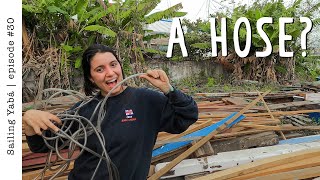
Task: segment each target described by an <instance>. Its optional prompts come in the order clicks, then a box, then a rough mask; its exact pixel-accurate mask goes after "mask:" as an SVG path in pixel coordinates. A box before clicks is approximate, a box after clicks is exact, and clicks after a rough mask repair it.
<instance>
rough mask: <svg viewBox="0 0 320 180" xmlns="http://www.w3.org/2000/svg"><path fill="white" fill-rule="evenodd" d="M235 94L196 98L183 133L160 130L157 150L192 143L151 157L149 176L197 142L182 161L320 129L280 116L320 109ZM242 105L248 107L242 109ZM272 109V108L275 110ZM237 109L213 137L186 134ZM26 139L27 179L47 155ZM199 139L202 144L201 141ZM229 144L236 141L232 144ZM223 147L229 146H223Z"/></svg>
mask: <svg viewBox="0 0 320 180" xmlns="http://www.w3.org/2000/svg"><path fill="white" fill-rule="evenodd" d="M234 94H236V93H233V94H232V95H231V96H230V95H229V96H225V97H223V98H220V99H219V100H216V101H208V100H199V101H198V102H197V104H198V108H199V119H198V121H197V122H196V123H195V124H193V125H192V126H190V127H189V129H188V130H187V131H185V132H184V133H181V134H178V135H173V134H169V133H165V132H160V133H159V134H158V138H157V141H156V145H155V147H154V150H156V149H157V148H161V147H162V146H163V145H166V144H170V143H174V142H185V141H191V143H188V144H186V145H184V146H181V147H179V148H177V149H174V150H172V151H168V152H165V153H162V154H159V155H157V156H154V157H153V158H152V162H151V169H150V173H149V176H150V177H151V176H152V175H153V174H154V173H155V172H154V171H153V168H154V166H155V165H157V164H158V163H161V162H166V161H167V162H168V161H169V162H170V161H174V160H175V159H176V158H177V157H179V156H180V155H182V154H183V153H184V152H185V151H189V150H190V149H191V148H192V147H194V146H198V147H197V148H195V149H192V152H191V153H189V155H187V156H185V157H184V158H182V159H180V161H181V160H183V159H188V158H195V157H206V156H210V155H213V154H217V153H219V152H225V151H231V150H240V149H247V148H253V147H262V146H272V145H275V144H277V143H278V142H279V139H286V138H289V137H293V136H290V133H291V132H295V131H296V130H305V129H307V130H314V131H320V127H319V126H314V125H311V124H308V123H306V124H305V125H303V126H297V125H296V124H293V123H288V124H282V123H283V122H282V121H281V119H282V118H284V117H294V118H296V117H300V116H302V117H305V115H306V114H308V113H311V112H320V109H309V110H301V111H300V110H297V111H277V109H273V108H272V107H273V106H276V105H274V104H267V103H266V102H264V101H260V102H258V101H257V102H258V103H253V104H252V97H256V96H259V93H252V94H254V95H251V99H249V100H248V99H247V97H243V96H242V95H240V94H241V93H238V96H237V97H234ZM249 94H250V93H249ZM287 95H288V96H289V93H287ZM291 95H292V94H291ZM268 96H269V98H270V99H272V98H273V99H276V98H275V97H272V95H270V94H269V95H268ZM275 96H278V97H279V98H283V96H280V94H277V95H275ZM64 99H66V100H64ZM77 101H78V99H74V98H68V97H67V98H66V97H63V98H62V99H58V100H56V101H54V102H55V103H51V104H50V107H49V108H47V109H46V110H47V111H51V112H57V109H58V111H61V110H63V109H67V108H69V107H71V106H72V104H74V103H75V102H77ZM250 103H251V105H250ZM30 104H31V103H29V104H24V107H28V108H24V110H26V109H30ZM41 104H43V103H38V105H37V106H34V107H37V109H42V108H43V106H42V105H41ZM248 105H250V107H249V108H246V107H248ZM243 109H246V110H245V111H243ZM270 109H271V110H272V112H271V110H270ZM242 111H243V112H242ZM261 111H263V112H261ZM236 112H241V114H243V115H244V118H243V119H241V120H240V121H239V122H237V123H235V124H233V125H232V126H231V127H229V128H221V127H218V129H217V132H218V133H215V134H212V135H211V137H209V136H208V138H207V140H206V141H205V142H204V141H202V140H203V138H205V137H207V136H206V135H199V136H190V137H189V136H188V137H187V138H186V137H184V136H186V135H188V134H191V133H194V132H197V131H201V130H203V129H204V128H206V127H209V126H211V125H213V124H216V123H217V122H219V121H221V120H222V119H225V118H227V117H228V116H229V115H230V114H232V113H236ZM232 118H233V117H231V119H232ZM233 120H235V119H233ZM224 125H226V124H224ZM224 125H223V126H224ZM23 133H24V131H23ZM300 136H301V135H300ZM279 137H280V138H279ZM25 139H26V138H25V135H24V134H23V179H28V178H31V177H35V176H36V175H38V174H39V173H40V172H41V169H42V168H43V167H44V166H45V158H46V157H45V156H46V155H45V154H34V153H31V152H30V150H29V148H28V146H27V144H26V142H25ZM199 142H200V143H202V144H201V145H199V144H198V143H199ZM203 142H204V143H203ZM228 144H235V145H234V146H230V145H228ZM220 147H226V148H224V149H222V148H220ZM219 148H220V149H219ZM59 163H60V164H61V163H62V162H58V163H57V164H59ZM72 167H73V165H72V164H71V165H70V167H68V171H70V169H72ZM169 170H170V169H169ZM68 171H66V174H64V177H65V176H66V175H67V172H68ZM51 174H52V173H50V172H47V174H46V175H45V176H46V177H49V176H50V175H51Z"/></svg>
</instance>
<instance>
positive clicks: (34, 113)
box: [23, 110, 61, 135]
mask: <svg viewBox="0 0 320 180" xmlns="http://www.w3.org/2000/svg"><path fill="white" fill-rule="evenodd" d="M23 121H24V122H25V125H26V126H28V127H27V128H26V130H27V131H28V132H27V131H26V134H27V135H33V134H34V133H36V134H38V135H41V130H47V129H48V128H50V129H52V130H53V131H55V132H57V131H59V128H58V127H57V126H56V125H55V124H54V123H53V122H56V123H57V124H61V120H60V119H59V118H58V117H57V116H55V115H53V114H51V113H49V112H44V111H39V110H30V111H27V112H26V113H25V114H24V117H23ZM32 129H33V131H34V132H33V131H32Z"/></svg>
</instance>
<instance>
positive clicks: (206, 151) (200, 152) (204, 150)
mask: <svg viewBox="0 0 320 180" xmlns="http://www.w3.org/2000/svg"><path fill="white" fill-rule="evenodd" d="M197 142H198V141H197V140H195V141H193V142H192V143H191V144H192V145H194V144H196V143H197ZM194 155H195V157H196V158H200V157H206V156H211V155H214V151H213V148H212V146H211V143H210V142H209V141H208V142H206V143H205V144H204V145H203V146H201V147H200V148H199V149H197V150H196V151H194Z"/></svg>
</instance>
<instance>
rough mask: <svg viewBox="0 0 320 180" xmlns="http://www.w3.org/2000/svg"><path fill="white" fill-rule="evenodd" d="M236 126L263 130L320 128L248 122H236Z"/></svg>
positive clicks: (317, 127) (318, 127)
mask: <svg viewBox="0 0 320 180" xmlns="http://www.w3.org/2000/svg"><path fill="white" fill-rule="evenodd" d="M237 126H241V127H248V128H254V129H263V130H270V131H280V130H281V131H294V130H306V129H307V130H320V126H301V127H296V126H294V127H283V126H266V125H259V124H250V123H241V124H237Z"/></svg>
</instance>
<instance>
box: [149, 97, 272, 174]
mask: <svg viewBox="0 0 320 180" xmlns="http://www.w3.org/2000/svg"><path fill="white" fill-rule="evenodd" d="M269 92H270V91H267V92H265V93H264V94H263V95H262V96H265V95H267V94H268V93H269ZM260 99H261V97H258V98H257V99H255V100H254V101H252V102H251V103H250V104H249V105H247V106H246V107H245V108H244V109H242V110H241V111H240V112H238V113H237V114H236V115H234V116H233V117H232V118H231V119H229V120H228V121H227V122H226V124H227V123H229V124H230V123H231V122H233V121H234V120H236V119H237V118H238V117H240V116H241V115H242V114H243V113H244V112H246V111H247V110H248V109H250V108H251V107H252V106H253V105H255V104H256V103H257V102H258V101H260ZM226 124H223V125H222V126H221V128H220V129H218V131H221V130H223V129H225V128H226V127H227V125H228V124H227V125H226ZM217 133H218V132H217V131H213V132H211V133H210V134H208V135H207V136H205V137H204V138H202V139H201V140H200V141H198V142H197V143H196V144H194V145H193V146H192V147H191V148H189V149H188V150H187V151H185V152H184V153H182V154H181V155H179V156H178V157H177V158H176V159H174V160H173V161H171V162H170V163H169V164H167V165H166V166H165V167H164V168H162V169H160V170H159V171H158V172H156V173H155V174H154V175H152V176H151V177H150V178H148V180H156V179H159V178H160V177H161V176H162V175H164V174H165V173H167V172H168V171H170V170H171V169H172V168H173V167H174V166H176V165H177V164H178V163H179V162H181V161H182V160H183V159H185V158H187V157H188V156H190V154H192V153H193V152H194V151H195V150H197V149H198V148H200V147H201V146H202V145H203V144H205V143H206V142H207V141H209V140H210V139H212V137H213V136H214V135H216V134H217Z"/></svg>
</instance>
